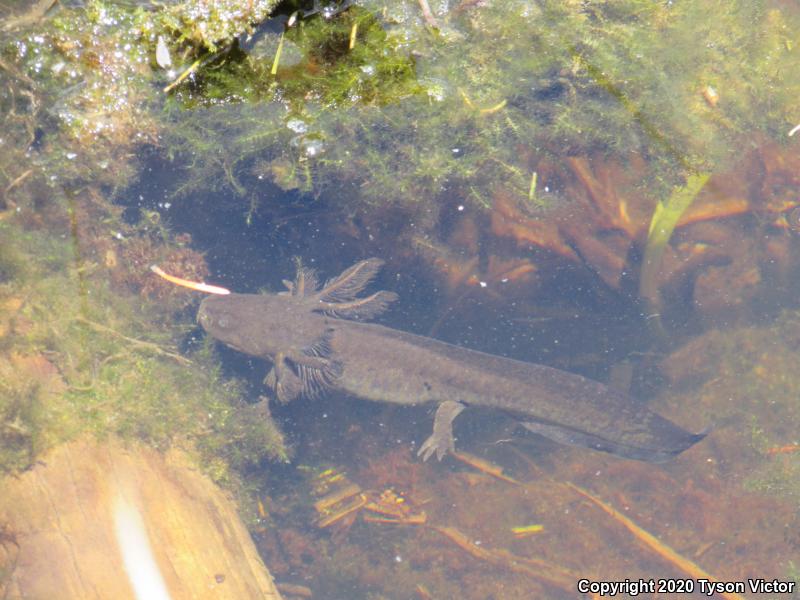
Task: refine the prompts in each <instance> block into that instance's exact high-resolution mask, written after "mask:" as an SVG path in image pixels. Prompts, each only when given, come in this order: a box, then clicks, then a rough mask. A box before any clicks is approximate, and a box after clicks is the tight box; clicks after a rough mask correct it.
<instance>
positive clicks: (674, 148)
mask: <svg viewBox="0 0 800 600" xmlns="http://www.w3.org/2000/svg"><path fill="white" fill-rule="evenodd" d="M437 19H438V21H439V30H438V31H434V30H432V29H431V28H430V27H429V26H427V25H426V23H425V22H424V20H423V19H422V18H421V14H420V10H419V6H418V5H417V3H416V2H412V1H411V0H407V1H405V2H391V3H387V2H381V1H379V0H374V1H370V2H366V3H364V4H360V5H359V6H358V7H352V8H350V9H349V10H347V11H346V12H344V13H342V14H340V15H338V16H337V17H335V18H334V19H332V20H329V21H326V20H323V19H317V18H314V19H309V20H306V21H300V22H299V24H298V25H297V26H295V27H294V28H292V29H289V30H288V31H287V32H286V34H285V40H284V49H283V54H282V58H281V61H280V63H279V68H278V71H277V75H273V74H272V72H271V71H272V67H273V63H274V58H275V54H276V50H277V46H278V38H279V34H278V33H275V34H272V35H266V36H264V38H263V40H262V42H261V43H260V46H258V47H256V48H252V49H251V48H248V49H247V53H246V54H241V55H237V56H234V55H228V56H226V57H225V59H224V61H222V62H218V63H216V64H214V65H209V66H208V68H206V69H204V70H203V71H202V72H201V74H200V80H199V84H198V85H197V86H196V87H194V88H191V89H190V88H185V89H183V90H182V91H180V92H179V93H178V96H177V100H178V101H179V106H181V107H182V109H177V107H176V109H175V110H173V111H171V112H170V114H169V116H170V118H171V123H170V124H169V125H166V126H165V128H166V129H167V130H168V131H169V135H168V137H167V140H168V142H167V143H168V145H169V147H170V149H171V151H172V152H173V155H174V156H181V155H182V156H191V157H192V170H191V174H192V175H191V180H188V181H185V182H184V183H183V184H182V186H181V188H180V190H179V193H189V192H191V191H199V190H203V189H208V188H209V186H214V185H217V186H218V185H220V184H222V185H227V187H228V189H231V190H234V191H236V192H237V193H238V194H239V195H240V196H242V197H243V198H245V199H246V202H248V203H252V202H253V201H254V198H257V197H258V196H259V194H260V192H259V188H261V187H263V179H264V178H270V177H273V178H274V181H275V182H276V183H277V184H278V185H279V186H281V187H284V188H286V187H289V188H292V189H308V188H310V190H311V191H313V192H315V193H319V192H321V191H322V190H323V189H325V190H326V192H327V195H328V196H332V197H335V196H337V195H339V196H342V197H345V198H346V200H345V202H347V206H342V208H343V209H344V210H347V211H348V212H352V211H353V210H357V209H364V210H371V209H373V208H377V209H379V210H380V209H383V208H385V207H386V206H387V205H396V206H400V207H402V208H403V209H406V210H409V211H412V212H414V213H416V215H417V216H418V217H420V219H421V215H426V214H434V215H435V213H436V210H437V206H438V204H439V203H438V198H439V197H441V195H442V194H443V193H447V194H448V195H453V196H457V197H461V198H465V199H469V198H480V199H482V200H481V201H477V200H476V201H475V202H474V203H475V205H476V206H477V207H479V208H481V209H485V208H489V207H491V205H492V202H491V197H492V194H493V191H494V190H496V189H497V188H502V189H503V190H505V191H506V193H508V192H511V193H512V194H514V195H516V196H518V197H519V198H520V199H521V200H523V202H524V199H526V198H528V196H529V188H530V179H531V173H532V172H533V171H535V170H537V165H538V164H539V163H540V162H541V161H543V160H545V161H551V162H558V161H560V160H561V159H562V158H563V157H564V156H571V155H575V154H587V155H592V154H596V153H602V154H603V155H605V156H606V157H607V159H609V160H617V161H619V162H621V163H625V161H626V160H627V157H629V156H631V155H632V154H633V155H644V156H646V157H647V158H648V161H649V164H650V172H649V173H648V175H647V181H645V182H643V188H645V189H644V190H643V193H644V194H646V195H647V196H649V197H652V198H658V197H666V196H667V195H668V194H669V191H670V189H671V188H672V187H673V186H674V185H676V184H679V183H681V182H683V181H685V179H686V176H687V175H688V174H691V173H696V172H701V171H703V172H705V171H709V172H714V171H718V170H721V169H723V168H725V166H726V165H728V164H729V161H731V160H732V159H733V158H734V157H735V156H737V155H738V153H739V148H740V147H741V144H742V143H743V142H742V141H741V140H740V139H739V136H740V132H747V136H748V137H752V136H753V135H754V134H756V133H760V134H762V135H765V136H769V137H777V136H779V135H783V134H784V133H785V130H786V128H787V126H788V125H789V124H790V123H794V122H795V121H796V120H797V119H798V114H797V112H796V108H795V106H796V103H795V102H794V101H793V98H795V97H796V95H797V93H798V92H800V76H797V75H794V73H796V70H795V69H793V68H792V65H793V64H794V62H795V61H796V56H795V55H796V53H797V51H798V50H797V48H795V47H794V46H793V45H792V42H791V36H790V35H789V32H791V31H794V30H796V29H797V27H798V26H799V25H800V23H798V22H797V16H796V15H794V14H792V13H791V12H790V11H785V12H784V11H779V10H767V9H765V8H764V7H763V6H760V5H756V4H754V3H752V2H746V1H738V2H733V3H730V2H725V3H719V5H718V6H717V9H716V10H712V11H710V12H709V11H708V9H707V7H706V6H705V5H703V6H702V7H701V6H700V5H699V4H698V3H693V2H682V3H671V4H666V3H656V4H654V3H652V2H644V1H637V0H630V1H626V2H605V1H593V2H583V1H581V2H577V1H574V2H573V1H571V2H562V1H560V0H559V1H556V0H553V1H545V2H541V3H536V4H531V3H529V2H522V1H519V2H510V3H502V4H497V3H490V4H489V5H486V6H484V5H476V6H472V5H470V6H469V7H468V8H461V9H458V10H452V11H450V12H449V13H446V12H445V13H444V14H441V13H440V14H439V16H438V17H437ZM356 24H357V25H358V29H357V35H356V38H355V45H354V46H353V48H350V47H349V42H350V35H351V32H352V31H353V26H354V25H356ZM286 56H289V58H284V57H286ZM707 86H713V87H714V89H715V90H717V92H718V93H719V95H720V97H721V100H720V102H719V104H718V105H717V106H716V107H712V106H710V105H709V104H708V103H707V102H706V100H704V97H703V90H704V89H705V88H706V87H707ZM242 103H244V106H243V105H242ZM187 107H188V108H192V109H193V110H191V111H190V112H189V113H186V112H184V111H185V109H186V108H187ZM209 140H214V144H213V145H210V144H209ZM220 148H224V152H223V151H221V150H220ZM259 165H262V166H264V165H266V166H267V167H268V168H266V169H264V168H257V167H258V166H259ZM271 165H278V166H279V167H280V168H278V169H272V168H270V166H271ZM256 172H257V175H256V174H254V173H256ZM286 173H292V174H295V175H294V176H292V177H290V178H289V179H288V180H287V179H286V178H285V177H284V175H285V174H286ZM299 174H303V175H302V176H298V175H299ZM546 184H547V182H544V184H543V185H546ZM337 187H338V188H339V189H340V190H347V193H342V194H337V193H336V190H337ZM354 190H355V193H354ZM558 202H559V199H558V197H557V195H556V196H552V197H551V198H549V202H547V203H546V206H542V207H539V206H538V205H534V206H531V210H532V211H533V212H536V211H537V210H542V209H545V210H546V209H548V208H550V207H552V206H553V205H554V204H557V203H558ZM428 221H429V222H433V220H431V219H428ZM417 222H418V223H419V222H421V221H417Z"/></svg>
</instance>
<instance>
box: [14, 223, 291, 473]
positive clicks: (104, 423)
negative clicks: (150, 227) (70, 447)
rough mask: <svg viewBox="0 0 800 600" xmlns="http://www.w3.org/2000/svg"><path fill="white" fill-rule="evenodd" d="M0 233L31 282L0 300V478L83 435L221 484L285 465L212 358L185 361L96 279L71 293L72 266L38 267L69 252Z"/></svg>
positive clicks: (141, 313)
mask: <svg viewBox="0 0 800 600" xmlns="http://www.w3.org/2000/svg"><path fill="white" fill-rule="evenodd" d="M3 233H4V234H5V236H6V238H5V239H6V240H8V241H9V242H10V243H13V244H14V246H15V248H16V249H17V252H18V253H19V254H20V255H21V256H24V257H25V258H26V263H27V264H28V265H29V273H28V274H27V276H26V277H24V278H20V279H15V280H13V281H10V282H9V283H7V284H6V286H5V287H4V288H3V290H2V294H0V300H2V301H3V302H4V303H5V304H3V306H6V307H7V308H8V307H13V308H12V309H11V310H13V314H12V315H10V318H9V320H8V322H7V323H6V327H5V333H4V336H3V337H2V338H0V339H3V342H4V343H3V348H2V352H1V353H0V371H2V374H3V375H2V376H0V471H2V472H8V471H11V470H19V469H23V468H26V467H27V466H29V465H30V464H31V463H32V462H33V461H34V460H36V457H37V456H39V455H40V454H41V453H42V452H44V451H46V450H47V449H49V448H51V447H53V446H55V445H56V444H59V443H61V442H63V441H65V440H68V439H71V438H74V437H76V436H78V435H80V434H83V433H87V432H88V433H92V434H94V435H96V436H98V437H103V436H107V435H117V436H121V437H122V438H125V439H136V440H141V441H143V442H145V443H147V444H148V445H150V446H152V447H155V448H160V449H164V448H166V447H168V446H170V445H173V444H180V445H181V446H183V447H185V448H187V449H189V450H190V451H191V452H193V453H194V454H195V455H196V456H197V457H198V462H199V463H200V464H201V465H204V466H205V467H206V468H207V470H208V472H209V473H210V474H211V475H212V476H213V477H214V478H215V480H217V481H220V482H224V483H231V482H233V481H234V480H235V479H236V478H237V475H236V473H237V472H241V471H243V470H244V469H245V468H246V467H248V466H251V465H254V464H258V463H259V462H260V461H262V460H266V459H269V460H285V459H286V450H285V447H284V445H283V439H282V436H281V434H280V432H279V431H278V430H277V428H276V427H275V426H274V424H273V422H272V421H271V419H270V418H269V415H268V414H262V415H260V418H258V419H255V418H253V415H252V414H251V412H252V410H253V409H252V408H251V407H248V406H247V405H246V404H245V403H244V402H243V401H242V400H241V397H242V391H241V389H240V388H239V386H238V384H236V383H235V382H231V381H226V380H224V379H223V378H222V377H221V375H220V373H219V370H218V368H217V366H216V365H217V362H216V360H215V357H214V356H213V354H212V353H211V351H210V349H209V348H204V349H201V350H200V351H197V352H195V353H194V354H192V355H191V356H190V357H189V359H188V360H187V359H186V358H184V357H182V356H181V355H180V354H178V353H177V352H176V351H175V350H172V349H170V346H171V344H172V340H171V335H170V334H169V333H164V332H163V331H160V330H159V329H157V328H155V327H154V326H153V325H151V324H150V323H153V322H157V321H158V320H159V318H160V317H159V314H158V309H157V308H156V307H155V306H149V305H146V304H144V305H143V304H142V303H141V301H140V300H139V299H138V298H136V297H133V296H125V295H121V294H120V293H119V292H118V291H117V292H114V291H111V290H110V289H109V287H108V284H107V283H105V282H104V281H102V280H100V279H97V278H96V277H92V276H88V277H85V278H84V279H83V280H82V281H80V282H79V280H78V277H77V274H76V272H75V270H74V269H72V268H71V267H70V266H69V264H68V263H69V260H68V258H66V259H62V261H61V263H60V264H56V263H55V262H54V261H48V260H47V259H46V258H45V259H41V258H39V257H42V256H44V257H46V256H49V255H50V251H51V249H53V246H54V245H57V246H59V247H58V248H57V250H58V255H59V256H61V257H70V254H71V253H70V248H69V247H68V245H67V242H64V241H54V238H53V236H47V235H44V234H35V233H26V234H22V233H20V232H19V231H16V230H15V228H13V227H8V226H6V227H5V228H4V231H3Z"/></svg>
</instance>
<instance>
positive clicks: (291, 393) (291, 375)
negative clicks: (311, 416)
mask: <svg viewBox="0 0 800 600" xmlns="http://www.w3.org/2000/svg"><path fill="white" fill-rule="evenodd" d="M264 385H266V386H267V387H269V388H272V390H273V392H274V393H275V397H276V398H277V399H278V402H280V403H281V404H286V403H287V402H291V401H292V400H294V399H295V398H297V397H298V396H299V395H300V394H301V393H302V391H303V381H302V380H301V379H300V377H298V376H297V374H296V373H295V372H294V371H293V370H292V368H291V367H290V366H289V365H288V364H287V362H286V354H285V353H283V352H279V353H278V354H276V355H275V358H274V360H273V365H272V370H271V371H270V372H269V373H267V376H266V377H265V378H264Z"/></svg>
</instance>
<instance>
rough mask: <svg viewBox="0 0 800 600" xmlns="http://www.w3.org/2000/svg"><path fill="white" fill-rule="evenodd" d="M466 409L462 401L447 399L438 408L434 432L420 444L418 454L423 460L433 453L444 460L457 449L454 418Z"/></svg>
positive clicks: (434, 418) (434, 421) (434, 420)
mask: <svg viewBox="0 0 800 600" xmlns="http://www.w3.org/2000/svg"><path fill="white" fill-rule="evenodd" d="M462 410H464V405H463V404H461V402H455V401H454V400H446V401H444V402H442V403H441V404H440V405H439V408H437V409H436V416H434V417H433V433H432V434H431V436H430V437H429V438H428V439H427V440H425V442H424V443H423V444H422V446H420V448H419V451H418V452H417V456H421V457H422V460H423V461H427V460H428V459H429V458H430V457H431V455H433V453H434V452H435V453H436V458H437V459H439V460H442V458H443V457H444V455H445V454H447V453H448V452H451V453H452V452H455V451H456V442H455V439H454V438H453V419H455V418H456V417H457V416H458V415H459V413H460V412H461V411H462Z"/></svg>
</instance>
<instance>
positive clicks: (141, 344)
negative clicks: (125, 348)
mask: <svg viewBox="0 0 800 600" xmlns="http://www.w3.org/2000/svg"><path fill="white" fill-rule="evenodd" d="M75 320H76V321H78V322H80V323H83V324H84V325H88V326H89V327H91V328H92V329H94V330H96V331H101V332H103V333H110V334H111V335H113V336H115V337H118V338H120V339H123V340H125V341H126V342H128V343H130V344H132V345H134V346H136V347H137V348H142V349H144V350H149V351H150V352H153V353H155V354H158V355H160V356H167V357H169V358H171V359H173V360H175V361H177V362H179V363H181V364H183V365H190V364H192V361H190V360H189V359H188V358H186V357H185V356H181V355H180V354H175V353H174V352H170V351H169V350H164V349H163V348H162V347H161V346H159V345H158V344H154V343H153V342H145V341H143V340H137V339H136V338H132V337H128V336H127V335H124V334H122V333H120V332H119V331H117V330H115V329H112V328H111V327H107V326H105V325H101V324H100V323H95V322H94V321H90V320H89V319H86V318H84V317H75Z"/></svg>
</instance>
